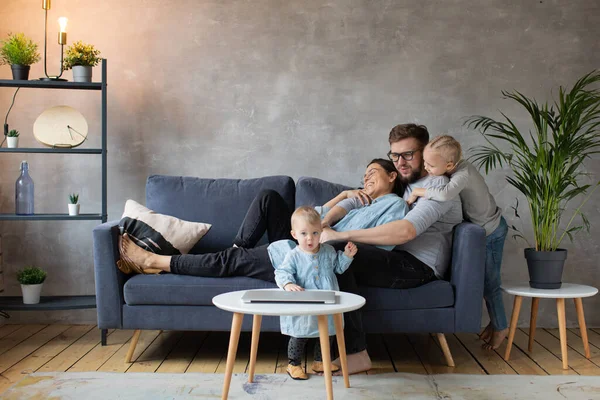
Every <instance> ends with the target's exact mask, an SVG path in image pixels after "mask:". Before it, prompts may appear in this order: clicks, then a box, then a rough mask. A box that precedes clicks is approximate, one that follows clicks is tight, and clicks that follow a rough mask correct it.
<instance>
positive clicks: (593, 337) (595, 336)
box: [568, 328, 600, 351]
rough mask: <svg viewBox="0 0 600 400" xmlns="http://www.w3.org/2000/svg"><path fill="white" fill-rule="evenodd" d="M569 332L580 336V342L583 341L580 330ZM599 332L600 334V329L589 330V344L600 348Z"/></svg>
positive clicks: (575, 329) (574, 329)
mask: <svg viewBox="0 0 600 400" xmlns="http://www.w3.org/2000/svg"><path fill="white" fill-rule="evenodd" d="M568 331H570V332H571V333H573V334H574V335H577V336H579V340H581V332H580V331H579V328H573V329H568ZM597 331H598V332H600V329H588V342H590V345H592V346H595V347H596V348H600V333H598V332H597ZM590 351H591V349H590Z"/></svg>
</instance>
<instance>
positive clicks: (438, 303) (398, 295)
mask: <svg viewBox="0 0 600 400" xmlns="http://www.w3.org/2000/svg"><path fill="white" fill-rule="evenodd" d="M359 294H360V295H361V296H363V297H364V298H365V299H367V302H366V304H365V306H364V310H413V309H426V308H440V307H452V306H453V305H454V289H453V288H452V285H451V284H450V282H447V281H443V280H436V281H433V282H429V283H427V284H425V285H423V286H419V287H416V288H412V289H384V288H376V287H371V286H359Z"/></svg>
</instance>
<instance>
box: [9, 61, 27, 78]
mask: <svg viewBox="0 0 600 400" xmlns="http://www.w3.org/2000/svg"><path fill="white" fill-rule="evenodd" d="M30 68H31V66H29V65H19V64H13V65H11V66H10V69H11V70H12V74H13V80H17V81H18V80H20V81H26V80H28V79H29V69H30Z"/></svg>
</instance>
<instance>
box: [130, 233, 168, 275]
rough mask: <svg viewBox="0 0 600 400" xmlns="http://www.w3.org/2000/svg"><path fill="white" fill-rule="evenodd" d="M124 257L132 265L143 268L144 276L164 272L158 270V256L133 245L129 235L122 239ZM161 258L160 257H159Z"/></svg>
mask: <svg viewBox="0 0 600 400" xmlns="http://www.w3.org/2000/svg"><path fill="white" fill-rule="evenodd" d="M121 240H122V242H121V243H122V246H123V257H124V258H125V259H126V260H127V261H128V262H130V263H133V264H135V265H136V266H138V267H139V268H141V270H142V272H143V273H144V274H158V273H160V272H161V271H162V269H160V268H156V265H155V261H154V259H155V258H156V256H157V255H156V254H154V253H151V252H149V251H146V250H144V249H142V248H141V247H140V246H138V245H136V244H135V243H133V241H132V240H131V239H130V238H129V236H128V235H127V234H124V235H123V237H122V239H121ZM159 257H160V256H159Z"/></svg>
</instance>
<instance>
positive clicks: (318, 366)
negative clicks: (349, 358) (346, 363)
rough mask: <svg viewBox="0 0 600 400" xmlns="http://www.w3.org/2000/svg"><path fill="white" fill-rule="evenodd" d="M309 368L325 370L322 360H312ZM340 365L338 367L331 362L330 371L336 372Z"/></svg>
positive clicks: (317, 370) (318, 370)
mask: <svg viewBox="0 0 600 400" xmlns="http://www.w3.org/2000/svg"><path fill="white" fill-rule="evenodd" d="M311 369H312V370H313V371H315V372H319V373H320V372H325V369H324V368H323V362H322V361H313V363H312V367H311ZM339 370H340V367H338V366H337V365H335V364H331V372H336V371H339Z"/></svg>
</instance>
